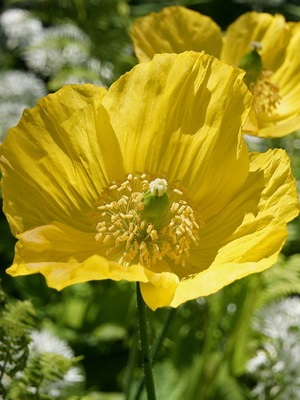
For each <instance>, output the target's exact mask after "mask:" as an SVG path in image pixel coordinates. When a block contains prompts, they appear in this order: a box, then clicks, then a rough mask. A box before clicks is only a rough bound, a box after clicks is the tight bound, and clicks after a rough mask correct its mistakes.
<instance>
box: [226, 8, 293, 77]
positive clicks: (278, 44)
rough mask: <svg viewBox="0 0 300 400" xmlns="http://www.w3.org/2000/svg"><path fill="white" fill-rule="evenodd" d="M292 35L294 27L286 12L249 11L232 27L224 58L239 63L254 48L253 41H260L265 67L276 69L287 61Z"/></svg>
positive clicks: (229, 28) (230, 62)
mask: <svg viewBox="0 0 300 400" xmlns="http://www.w3.org/2000/svg"><path fill="white" fill-rule="evenodd" d="M290 35H291V32H290V28H289V26H288V25H287V24H286V22H285V19H284V17H283V16H282V15H279V14H278V15H275V16H273V15H271V14H266V13H257V12H249V13H245V14H243V15H241V16H240V17H239V18H238V19H237V20H236V21H235V22H233V23H232V24H231V25H230V26H229V27H228V29H227V31H226V35H225V37H224V43H223V48H222V51H221V60H222V61H225V62H227V63H228V64H231V65H238V64H239V61H240V59H241V58H242V56H243V55H244V54H246V53H248V52H249V51H250V46H251V42H253V41H254V42H260V43H261V44H262V50H261V52H260V54H261V56H262V60H263V64H264V68H265V69H268V70H271V71H276V69H277V68H278V67H279V66H280V65H281V64H282V62H283V61H284V56H285V49H286V47H287V45H288V43H289V40H290Z"/></svg>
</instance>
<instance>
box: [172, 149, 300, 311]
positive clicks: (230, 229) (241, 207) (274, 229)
mask: <svg viewBox="0 0 300 400" xmlns="http://www.w3.org/2000/svg"><path fill="white" fill-rule="evenodd" d="M250 166H251V172H250V174H249V177H248V179H247V181H246V182H245V184H244V186H243V187H242V188H241V190H240V193H239V194H238V195H237V196H236V197H235V198H234V199H232V202H230V203H229V204H228V205H227V207H226V208H224V210H222V212H221V213H220V214H219V215H217V216H215V217H213V218H212V219H211V220H210V221H206V226H205V228H204V229H203V231H202V240H200V245H199V247H198V248H197V249H196V250H195V251H194V254H193V255H192V256H191V258H190V260H189V261H190V262H191V263H193V264H194V266H195V267H194V269H193V268H191V267H190V270H189V271H188V272H189V273H190V274H191V278H186V279H184V280H182V281H180V283H179V285H178V289H177V290H176V293H175V297H174V300H173V302H172V303H171V305H173V306H177V305H179V304H181V303H182V302H184V301H186V300H189V299H193V298H196V297H199V296H206V295H209V294H210V293H213V292H215V291H217V290H219V289H221V288H222V287H224V286H225V285H227V284H229V283H231V282H233V281H235V280H236V279H240V278H242V277H244V276H247V275H249V274H251V273H255V272H260V271H263V270H264V269H266V268H269V267H271V266H272V265H273V264H274V263H275V262H276V260H277V256H278V254H279V252H280V250H281V248H282V246H283V244H284V241H285V239H286V236H287V230H286V223H287V222H289V221H290V220H292V219H293V218H295V217H296V216H297V215H298V213H299V208H298V195H297V190H296V185H295V181H294V178H293V176H292V174H291V170H290V162H289V158H288V156H287V155H286V153H285V152H284V151H283V150H273V151H272V150H270V151H268V152H267V153H265V154H252V155H251V163H250ZM196 268H198V270H200V271H201V272H200V273H198V274H197V272H196ZM193 272H194V274H193V275H192V273H193Z"/></svg>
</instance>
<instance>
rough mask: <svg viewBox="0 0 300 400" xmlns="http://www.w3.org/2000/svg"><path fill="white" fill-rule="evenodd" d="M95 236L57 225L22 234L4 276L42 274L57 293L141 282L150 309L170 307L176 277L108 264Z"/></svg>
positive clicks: (176, 281)
mask: <svg viewBox="0 0 300 400" xmlns="http://www.w3.org/2000/svg"><path fill="white" fill-rule="evenodd" d="M94 236H95V235H94V234H92V233H88V232H81V231H78V230H76V229H74V228H71V227H69V226H66V225H64V224H61V223H59V222H55V223H52V224H51V225H45V226H41V227H38V228H34V229H32V230H30V231H27V232H24V233H22V234H21V235H19V241H18V243H17V245H16V250H15V251H16V252H15V259H14V262H13V265H12V266H11V267H10V268H8V269H7V272H8V273H9V274H10V275H12V276H20V275H29V274H35V273H41V274H43V275H44V276H45V278H46V281H47V285H48V286H49V287H53V288H55V289H57V290H61V289H63V288H65V287H67V286H69V285H73V284H76V283H80V282H86V281H90V280H103V279H112V280H114V281H120V280H122V279H124V280H127V281H133V282H135V281H137V282H143V285H142V293H143V297H144V299H145V301H146V303H147V304H148V305H149V307H151V308H152V309H153V310H154V309H156V308H157V307H162V306H166V305H169V304H170V303H171V301H172V299H173V296H174V293H175V290H176V287H177V284H178V281H179V279H178V277H177V276H176V275H174V274H172V273H170V272H168V271H164V272H161V271H160V272H159V273H156V272H153V271H150V270H149V269H147V268H145V267H143V266H142V265H139V264H136V265H132V266H130V267H125V266H123V265H121V264H118V263H116V262H111V261H108V260H107V259H106V258H105V257H103V256H102V255H101V254H105V248H103V246H101V245H100V244H99V243H98V242H96V241H95V237H94Z"/></svg>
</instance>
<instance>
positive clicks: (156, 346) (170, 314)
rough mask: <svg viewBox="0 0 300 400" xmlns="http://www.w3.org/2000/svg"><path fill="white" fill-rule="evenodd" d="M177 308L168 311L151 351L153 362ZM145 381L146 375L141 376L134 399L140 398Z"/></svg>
mask: <svg viewBox="0 0 300 400" xmlns="http://www.w3.org/2000/svg"><path fill="white" fill-rule="evenodd" d="M175 311H176V308H170V309H169V310H168V312H167V315H166V318H165V320H164V323H163V326H162V329H161V331H160V334H159V336H158V337H157V339H156V340H155V342H154V344H153V346H152V348H151V352H150V357H151V361H152V362H153V361H154V360H155V357H156V355H157V352H158V349H159V347H160V345H161V344H162V341H163V339H164V338H165V335H166V332H167V330H168V328H169V325H170V323H171V321H172V319H173V316H174V314H175ZM144 383H145V378H144V376H141V378H140V380H139V381H138V384H137V390H136V393H135V396H134V400H138V399H139V398H140V395H141V393H142V390H143V387H144Z"/></svg>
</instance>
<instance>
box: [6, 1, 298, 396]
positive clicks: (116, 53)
mask: <svg viewBox="0 0 300 400" xmlns="http://www.w3.org/2000/svg"><path fill="white" fill-rule="evenodd" d="M175 4H181V5H185V6H187V7H189V8H192V9H194V10H197V11H199V12H202V13H204V14H207V15H209V16H211V17H212V18H213V19H214V20H215V21H216V22H217V23H218V24H219V25H220V26H221V27H222V28H223V29H225V28H226V27H227V26H228V25H229V24H230V23H231V22H233V21H234V20H235V19H236V18H237V17H238V16H239V15H241V14H242V13H244V12H246V11H249V10H257V11H266V12H270V13H273V14H274V13H278V12H280V13H282V14H283V15H284V16H285V17H286V18H287V20H289V21H299V17H300V1H299V0H289V1H284V0H252V1H251V0H198V1H197V0H190V1H189V0H186V1H183V0H182V1H180V0H178V1H168V0H166V1H158V0H152V1H151V0H87V1H83V0H70V1H69V0H27V1H24V0H6V1H4V2H2V3H1V5H0V60H1V62H0V141H2V140H3V139H4V137H5V135H6V134H7V131H8V129H9V128H10V127H11V126H13V125H15V124H16V123H17V122H18V120H19V118H20V116H21V113H22V111H23V110H24V108H28V107H32V106H33V105H35V103H36V102H37V101H38V99H39V98H40V97H42V96H44V95H45V94H47V93H50V92H54V91H56V90H57V89H58V88H60V87H61V86H62V85H64V84H67V83H82V82H90V83H93V84H96V85H104V86H106V87H108V86H109V85H110V84H111V83H112V82H113V81H114V80H115V79H117V78H118V77H119V76H120V75H121V74H122V73H124V72H126V71H127V70H129V69H130V68H131V67H132V66H134V65H135V64H136V63H137V60H136V58H135V56H134V54H133V49H132V45H131V42H130V38H129V29H130V26H131V24H132V22H133V21H134V20H135V19H136V18H137V17H139V16H142V15H145V14H147V13H149V12H151V11H158V10H160V9H161V8H162V7H165V6H169V5H175ZM247 141H248V144H249V147H250V148H251V149H252V150H255V151H265V150H267V149H268V148H272V147H282V148H285V149H286V150H287V151H288V153H289V155H290V156H291V159H292V166H293V170H294V174H295V176H296V178H297V180H298V181H299V180H300V153H299V152H300V132H296V133H295V134H292V135H289V136H286V137H285V138H282V139H273V140H263V139H258V138H247ZM0 235H1V242H0V260H1V270H0V278H1V283H2V288H3V290H2V291H1V292H0V306H1V311H0V398H1V396H3V399H8V400H17V399H24V400H27V399H28V400H29V399H37V400H38V399H55V398H59V399H62V400H64V399H68V400H79V399H83V400H105V399H107V400H122V399H125V398H126V399H132V400H133V399H135V400H137V399H138V398H140V399H145V395H144V394H142V395H141V396H139V395H138V394H137V393H138V392H139V386H138V383H137V382H138V380H139V378H140V375H141V371H140V369H139V367H138V365H139V362H138V353H137V351H136V346H135V345H136V342H137V340H136V310H135V287H134V285H131V284H130V283H128V282H120V283H115V282H111V281H105V282H88V283H83V284H79V285H74V286H72V287H69V288H66V289H64V290H63V291H62V292H56V291H55V290H52V289H49V288H48V287H47V286H46V284H45V281H44V279H43V278H42V277H41V276H29V277H18V278H11V277H9V276H8V275H6V274H5V268H6V267H8V266H9V265H10V263H11V261H12V257H13V247H14V243H15V240H14V238H13V237H12V236H11V234H10V232H9V228H8V225H7V222H6V220H5V218H4V216H3V214H1V216H0ZM299 250H300V230H299V220H295V221H293V222H292V223H291V224H290V225H289V238H288V240H287V243H286V245H285V247H284V249H283V252H282V255H281V257H280V260H279V262H278V264H277V265H276V266H274V267H273V268H271V269H270V270H268V271H266V272H264V273H262V274H260V275H257V276H251V277H249V278H246V279H243V280H241V281H238V282H235V283H234V284H232V285H230V286H228V287H226V288H224V289H223V290H222V291H220V292H218V293H216V294H215V295H212V296H209V297H207V298H199V299H198V300H196V301H190V302H188V303H186V304H184V305H182V306H180V307H179V308H178V309H176V310H175V311H174V312H173V313H172V314H170V310H169V309H167V308H166V309H160V310H158V311H156V312H155V313H153V312H150V311H149V318H150V326H151V338H152V341H154V340H155V338H157V337H159V335H160V332H161V329H162V327H165V332H164V335H163V336H162V337H161V344H160V347H159V349H158V351H157V353H156V356H155V359H156V364H155V369H154V373H155V381H156V386H157V392H158V398H159V399H166V400H182V399H185V400H198V399H199V400H200V399H201V400H223V399H224V400H226V399H228V400H245V399H246V400H247V399H259V400H268V399H277V400H286V399H289V400H292V399H299V398H300V394H299V390H300V382H299V373H298V371H299V366H300V365H299V364H300V359H299V354H300V349H299V338H300V337H299V336H300V319H299V317H300V311H299V310H300V303H299V302H300V300H299V295H300V255H299V254H298V253H300V251H299Z"/></svg>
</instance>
